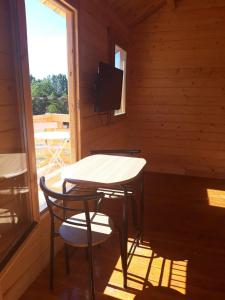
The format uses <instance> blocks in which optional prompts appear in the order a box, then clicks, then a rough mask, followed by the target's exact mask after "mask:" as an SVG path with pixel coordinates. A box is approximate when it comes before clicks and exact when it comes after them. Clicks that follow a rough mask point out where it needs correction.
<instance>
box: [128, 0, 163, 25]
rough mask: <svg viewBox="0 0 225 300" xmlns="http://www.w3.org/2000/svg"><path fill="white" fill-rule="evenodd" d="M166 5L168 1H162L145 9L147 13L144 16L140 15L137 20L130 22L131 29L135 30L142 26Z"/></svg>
mask: <svg viewBox="0 0 225 300" xmlns="http://www.w3.org/2000/svg"><path fill="white" fill-rule="evenodd" d="M165 4H166V0H161V1H159V2H158V3H157V4H154V5H151V6H149V7H148V8H147V9H145V11H144V12H143V13H142V14H140V15H139V16H138V17H137V18H136V19H134V20H133V21H132V22H130V24H129V27H131V28H133V27H136V26H137V25H139V24H141V23H142V22H144V21H145V20H146V19H148V18H149V17H150V16H151V15H152V14H154V13H156V12H157V11H158V10H159V9H160V8H162V7H163V6H164V5H165Z"/></svg>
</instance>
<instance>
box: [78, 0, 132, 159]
mask: <svg viewBox="0 0 225 300" xmlns="http://www.w3.org/2000/svg"><path fill="white" fill-rule="evenodd" d="M78 15H79V19H78V21H79V36H78V37H79V69H80V73H79V77H80V103H79V106H80V126H81V156H85V155H87V154H88V153H89V151H90V150H91V149H96V148H99V149H101V148H123V147H125V145H126V131H125V125H126V124H125V119H123V118H122V119H121V118H118V117H112V118H111V119H110V118H108V116H107V115H104V114H102V113H101V114H99V113H95V112H94V106H93V104H92V103H93V101H94V93H93V84H94V80H95V76H96V72H97V69H98V64H99V62H100V61H102V62H109V46H110V45H109V42H108V40H109V37H108V28H110V32H111V34H112V36H113V38H115V40H116V41H117V42H118V43H119V42H120V41H122V44H123V45H126V44H128V41H129V32H128V30H127V29H126V28H125V27H124V26H123V24H122V23H121V22H120V21H119V20H118V19H117V18H116V17H115V15H114V13H113V12H112V11H111V10H110V9H109V7H108V6H107V5H106V3H103V2H102V1H100V0H99V1H92V2H90V1H81V2H80V3H79V10H78ZM106 100H107V99H106Z"/></svg>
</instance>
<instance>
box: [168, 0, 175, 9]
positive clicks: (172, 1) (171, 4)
mask: <svg viewBox="0 0 225 300" xmlns="http://www.w3.org/2000/svg"><path fill="white" fill-rule="evenodd" d="M167 3H168V5H169V7H170V8H171V9H172V10H174V9H175V8H176V0H167Z"/></svg>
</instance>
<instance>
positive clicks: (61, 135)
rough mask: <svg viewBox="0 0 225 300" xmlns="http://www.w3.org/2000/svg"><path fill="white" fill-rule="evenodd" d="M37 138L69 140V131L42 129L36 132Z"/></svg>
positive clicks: (35, 136)
mask: <svg viewBox="0 0 225 300" xmlns="http://www.w3.org/2000/svg"><path fill="white" fill-rule="evenodd" d="M34 138H35V139H40V140H68V139H69V138H70V133H69V131H41V132H36V133H35V134H34Z"/></svg>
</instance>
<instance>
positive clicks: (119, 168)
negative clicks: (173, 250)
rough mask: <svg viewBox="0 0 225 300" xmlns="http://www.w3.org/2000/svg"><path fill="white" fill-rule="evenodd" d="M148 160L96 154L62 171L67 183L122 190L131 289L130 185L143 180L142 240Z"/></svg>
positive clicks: (125, 281) (124, 240)
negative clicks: (128, 208)
mask: <svg viewBox="0 0 225 300" xmlns="http://www.w3.org/2000/svg"><path fill="white" fill-rule="evenodd" d="M145 165H146V160H145V159H143V158H138V157H126V156H117V155H105V154H96V155H91V156H88V157H85V158H83V159H81V160H80V161H78V162H76V163H75V164H72V165H70V166H68V167H65V168H63V170H62V179H63V181H64V182H65V181H66V180H67V179H68V181H69V182H71V183H74V184H77V183H80V184H83V185H84V186H88V187H94V188H96V189H97V188H102V187H105V188H109V189H110V188H112V187H118V186H119V187H121V189H123V191H124V195H125V197H124V201H123V248H124V251H123V255H122V265H123V276H124V286H125V287H126V286H127V236H128V220H127V200H128V193H127V185H128V184H130V183H132V182H134V181H135V180H137V179H138V178H139V177H141V179H142V180H141V181H140V183H141V203H140V215H141V218H140V219H141V220H140V225H139V226H140V227H139V231H140V232H139V238H141V239H142V234H143V211H144V187H143V186H144V177H143V169H144V166H145Z"/></svg>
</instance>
